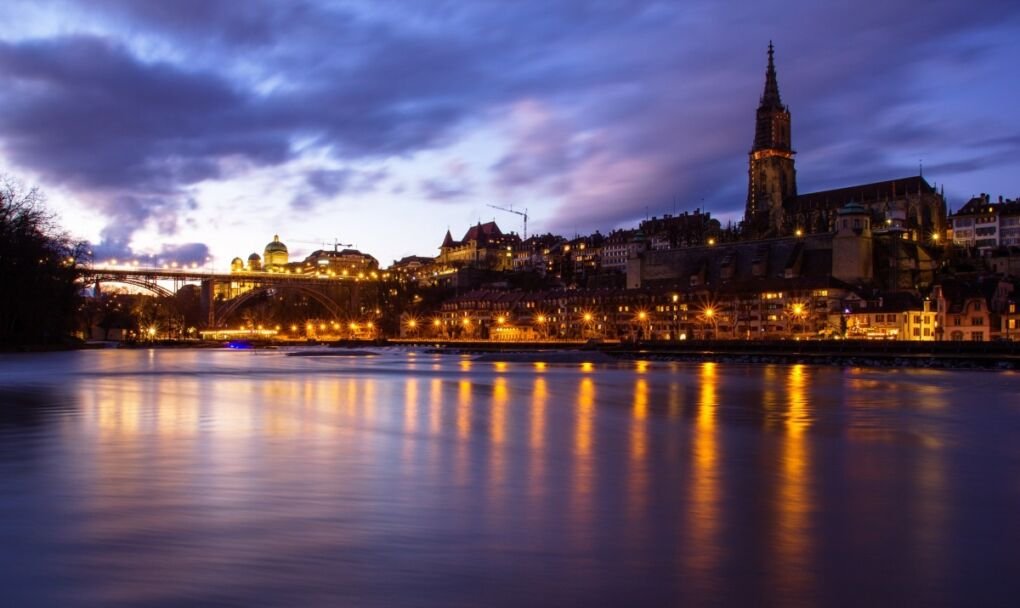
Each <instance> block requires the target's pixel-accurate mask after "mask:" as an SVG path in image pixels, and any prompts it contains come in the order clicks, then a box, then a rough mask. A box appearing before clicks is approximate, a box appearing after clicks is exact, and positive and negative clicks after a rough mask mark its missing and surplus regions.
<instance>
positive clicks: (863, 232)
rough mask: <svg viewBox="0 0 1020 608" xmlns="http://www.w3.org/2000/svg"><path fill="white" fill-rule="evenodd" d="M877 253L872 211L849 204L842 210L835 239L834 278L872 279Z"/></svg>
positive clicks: (860, 281) (844, 279)
mask: <svg viewBox="0 0 1020 608" xmlns="http://www.w3.org/2000/svg"><path fill="white" fill-rule="evenodd" d="M874 255H875V254H874V243H873V242H872V236H871V214H870V213H869V212H868V210H867V209H865V208H864V206H863V205H860V204H858V203H854V202H850V203H847V204H846V205H845V206H844V207H843V208H842V209H840V210H839V214H838V216H837V219H836V235H835V236H834V237H833V238H832V277H833V278H835V279H839V280H840V281H845V282H847V283H869V282H871V280H872V279H874V277H875V274H874Z"/></svg>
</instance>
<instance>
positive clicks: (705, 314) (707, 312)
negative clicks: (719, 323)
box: [701, 306, 715, 340]
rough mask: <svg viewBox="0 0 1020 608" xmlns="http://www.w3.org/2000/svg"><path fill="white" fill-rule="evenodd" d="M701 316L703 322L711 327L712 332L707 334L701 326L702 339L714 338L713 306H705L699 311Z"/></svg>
mask: <svg viewBox="0 0 1020 608" xmlns="http://www.w3.org/2000/svg"><path fill="white" fill-rule="evenodd" d="M701 316H702V320H703V321H704V323H705V324H706V325H708V326H709V327H711V328H712V333H711V334H709V333H708V332H707V330H706V329H704V328H703V329H702V332H703V334H704V335H703V336H702V337H703V338H704V339H706V340H709V339H712V338H714V337H715V308H714V307H712V306H706V307H705V308H704V309H703V310H702V311H701Z"/></svg>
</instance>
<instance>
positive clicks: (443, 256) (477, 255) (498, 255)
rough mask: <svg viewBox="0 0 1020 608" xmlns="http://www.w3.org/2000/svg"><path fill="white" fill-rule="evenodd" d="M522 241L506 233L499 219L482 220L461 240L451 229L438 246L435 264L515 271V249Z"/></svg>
mask: <svg viewBox="0 0 1020 608" xmlns="http://www.w3.org/2000/svg"><path fill="white" fill-rule="evenodd" d="M519 243H520V238H519V237H518V236H517V235H516V234H503V232H502V231H501V230H500V229H499V226H497V225H496V222H486V223H484V224H483V223H481V222H479V223H478V224H477V225H475V226H472V227H471V228H470V229H468V231H467V232H466V233H465V234H464V237H463V238H462V239H460V240H459V241H455V240H454V239H453V235H451V234H450V231H449V230H447V231H446V237H445V238H444V239H443V243H442V244H441V245H440V246H439V255H438V256H436V263H437V264H439V265H440V266H446V267H454V268H483V269H487V270H512V269H513V266H514V254H513V251H514V248H515V247H516V246H517V245H518V244H519Z"/></svg>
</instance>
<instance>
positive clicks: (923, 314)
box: [841, 292, 938, 342]
mask: <svg viewBox="0 0 1020 608" xmlns="http://www.w3.org/2000/svg"><path fill="white" fill-rule="evenodd" d="M841 316H842V323H843V324H844V325H845V328H846V337H847V338H849V339H857V340H912V341H915V342H916V341H920V342H932V341H934V340H936V339H937V337H938V332H937V331H936V330H937V328H938V312H937V311H936V310H935V309H934V307H933V306H932V301H931V300H930V299H923V300H922V299H921V298H918V297H917V296H914V295H912V294H908V293H903V292H899V293H891V294H885V295H883V296H882V297H879V298H877V299H872V300H870V301H867V300H858V301H856V302H851V303H848V304H847V306H846V308H844V310H843V314H842V315H841Z"/></svg>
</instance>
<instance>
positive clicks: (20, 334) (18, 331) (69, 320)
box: [0, 178, 87, 347]
mask: <svg viewBox="0 0 1020 608" xmlns="http://www.w3.org/2000/svg"><path fill="white" fill-rule="evenodd" d="M86 255H87V246H86V244H85V243H84V242H76V241H74V240H72V239H71V238H70V237H69V236H68V235H67V234H66V233H65V232H63V231H62V230H61V229H60V228H59V227H58V226H57V224H56V222H55V221H54V219H53V216H52V215H51V214H50V213H49V212H47V211H46V209H45V208H44V206H43V197H42V195H41V194H40V192H39V191H38V190H37V189H34V188H33V189H31V190H27V191H26V190H24V189H22V188H21V187H20V186H19V185H18V184H17V183H15V182H13V181H11V180H9V179H4V178H0V269H2V272H3V289H2V290H0V345H4V346H8V347H10V346H23V345H28V344H51V343H57V342H61V341H63V340H66V339H67V338H68V337H70V336H71V334H72V333H73V332H74V328H75V327H74V326H75V313H76V311H77V308H78V298H79V297H80V289H79V284H78V283H77V282H76V280H77V278H78V277H79V275H80V274H81V271H82V265H81V262H82V261H83V258H84V257H85V256H86Z"/></svg>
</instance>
